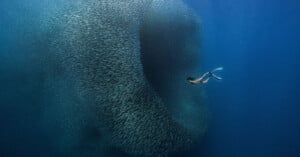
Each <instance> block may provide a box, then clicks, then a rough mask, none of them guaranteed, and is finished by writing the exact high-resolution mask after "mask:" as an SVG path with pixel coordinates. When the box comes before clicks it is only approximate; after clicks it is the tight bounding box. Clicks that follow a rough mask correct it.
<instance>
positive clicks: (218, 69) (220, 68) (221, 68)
mask: <svg viewBox="0 0 300 157" xmlns="http://www.w3.org/2000/svg"><path fill="white" fill-rule="evenodd" d="M220 70H223V67H218V68H216V69H214V70H212V71H211V72H212V73H213V72H215V71H220Z"/></svg>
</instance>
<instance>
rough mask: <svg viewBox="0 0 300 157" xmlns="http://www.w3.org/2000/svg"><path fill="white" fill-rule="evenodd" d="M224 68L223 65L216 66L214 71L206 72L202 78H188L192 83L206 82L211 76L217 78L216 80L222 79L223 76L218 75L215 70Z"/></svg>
mask: <svg viewBox="0 0 300 157" xmlns="http://www.w3.org/2000/svg"><path fill="white" fill-rule="evenodd" d="M220 70H223V67H219V68H216V69H214V70H212V71H209V72H206V73H204V74H203V75H202V76H201V77H200V78H197V79H195V78H192V77H188V78H187V80H188V81H189V82H190V83H191V84H205V83H207V82H208V81H209V79H210V78H215V79H216V80H222V78H221V77H218V76H216V75H215V74H214V72H215V71H220Z"/></svg>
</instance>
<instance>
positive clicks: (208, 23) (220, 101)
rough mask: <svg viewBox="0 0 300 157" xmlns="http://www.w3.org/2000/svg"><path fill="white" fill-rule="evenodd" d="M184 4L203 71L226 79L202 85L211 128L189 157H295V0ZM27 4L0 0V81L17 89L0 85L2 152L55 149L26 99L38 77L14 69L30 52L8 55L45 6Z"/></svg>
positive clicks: (298, 28) (298, 72) (299, 33)
mask: <svg viewBox="0 0 300 157" xmlns="http://www.w3.org/2000/svg"><path fill="white" fill-rule="evenodd" d="M185 1H187V3H188V4H190V6H191V7H193V8H194V9H195V10H196V11H197V13H198V14H199V16H200V17H201V21H202V24H203V28H202V29H203V43H202V45H203V49H202V56H203V58H202V61H203V69H207V70H210V69H213V68H215V67H217V66H223V67H224V70H223V71H222V72H220V75H221V76H222V77H223V78H224V80H223V81H222V82H213V83H210V84H208V85H207V90H208V96H209V109H210V112H211V124H210V125H211V126H210V129H209V131H208V135H207V136H206V138H205V140H204V143H203V145H201V147H199V151H198V152H197V154H195V156H197V157H198V156H201V157H299V156H300V142H299V141H300V94H299V93H300V83H299V82H298V81H299V80H300V2H299V1H298V0H244V1H242V0H185ZM33 4H36V2H35V1H31V3H17V2H16V1H11V2H9V3H8V2H6V1H1V2H0V19H1V20H0V34H1V37H0V41H1V44H0V50H3V52H1V53H2V54H1V58H0V62H1V64H0V65H1V66H2V67H0V72H1V74H3V75H1V78H0V81H1V82H5V84H6V85H7V86H14V87H16V88H14V89H9V88H2V89H3V90H0V102H5V103H6V105H0V109H1V111H0V113H1V114H0V123H1V124H0V125H1V130H0V143H1V144H2V145H1V148H0V150H1V151H0V153H1V154H0V156H2V155H3V154H5V153H6V152H8V153H9V154H10V156H20V154H22V155H26V153H27V154H30V155H36V156H39V154H43V155H45V152H47V154H48V155H49V156H54V155H53V154H55V152H52V150H51V148H50V147H51V146H48V145H47V143H48V142H49V141H50V140H49V138H51V137H48V136H47V134H45V133H44V132H43V131H42V129H40V128H41V126H40V121H39V119H38V117H40V115H36V114H32V113H33V112H34V113H37V112H39V111H40V110H41V108H40V107H37V106H38V105H39V104H40V100H37V99H34V98H32V99H31V97H34V96H36V95H38V94H40V93H39V88H38V87H39V84H37V83H36V82H34V81H33V78H35V77H34V76H32V75H38V74H36V73H35V71H32V70H31V69H30V68H24V69H27V71H23V70H20V69H23V68H22V67H24V66H26V65H28V63H27V62H26V58H27V57H32V56H28V53H27V52H30V50H26V49H25V50H24V53H17V54H12V53H13V52H15V51H14V50H13V49H12V48H16V47H18V46H20V45H21V46H22V41H16V39H17V38H18V37H17V36H19V35H20V34H18V33H19V32H21V31H20V30H23V29H26V28H24V27H25V25H23V24H24V23H26V21H24V20H26V19H27V18H28V17H31V18H32V17H34V16H36V14H37V13H39V12H40V10H39V9H41V8H42V7H44V6H41V7H37V6H32V5H33ZM24 5H25V6H24ZM50 5H51V3H50ZM26 8H27V9H26ZM2 12H5V14H2ZM20 12H21V13H20ZM7 13H9V14H7ZM22 13H24V14H22ZM20 14H22V18H20V19H18V18H17V17H18V16H19V15H20ZM26 27H29V26H26ZM20 55H21V56H20ZM15 62H18V65H16V64H15ZM4 66H5V67H4ZM25 74H32V75H31V76H28V75H25ZM20 80H23V82H19V81H20ZM24 84H25V85H24ZM1 85H3V84H1ZM16 95H17V97H14V96H16ZM23 101H25V102H26V104H23V103H20V102H23ZM20 104H21V105H20ZM14 105H20V106H18V109H19V110H15V108H16V106H14ZM28 105H29V106H28ZM17 116H19V117H22V119H21V120H20V119H18V117H17ZM28 121H30V122H31V123H27V122H28ZM10 135H14V136H10ZM33 137H34V138H33ZM40 139H43V142H44V143H43V144H41V140H40ZM16 146H17V147H16ZM33 148H34V149H33ZM49 148H50V150H49ZM28 150H31V151H33V152H27V151H28ZM12 152H13V153H12ZM52 153H53V154H52ZM6 155H7V154H6ZM3 156H5V155H3Z"/></svg>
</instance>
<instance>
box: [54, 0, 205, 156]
mask: <svg viewBox="0 0 300 157" xmlns="http://www.w3.org/2000/svg"><path fill="white" fill-rule="evenodd" d="M66 8H67V9H65V10H63V11H62V12H63V13H62V14H63V16H62V15H60V16H58V17H57V19H56V20H54V21H55V22H54V23H55V24H57V27H56V30H57V33H56V35H55V36H54V37H53V41H52V43H51V44H52V47H51V53H52V54H55V56H56V57H57V61H59V62H60V63H61V66H62V69H64V72H63V73H64V74H61V75H62V76H61V78H60V79H56V80H54V81H53V80H52V81H49V84H52V86H56V87H54V88H55V89H60V92H59V93H56V94H54V96H53V99H56V100H55V101H54V103H56V104H57V105H56V107H57V108H59V109H57V110H55V112H56V111H57V112H60V114H61V116H60V118H59V119H60V121H61V122H60V123H61V124H59V125H61V128H62V130H64V132H65V134H66V136H64V137H63V140H62V145H69V146H70V145H72V146H74V147H78V146H81V147H85V149H83V150H86V149H94V150H102V149H106V148H103V147H106V146H107V145H109V146H110V147H113V148H114V149H116V150H120V151H121V152H125V153H126V154H128V155H130V156H131V155H133V156H149V157H154V156H155V157H160V156H168V155H169V154H171V153H174V152H177V151H178V152H180V151H185V150H188V149H189V148H190V147H191V145H192V143H193V142H194V140H196V139H197V138H199V137H201V136H202V135H203V134H204V132H205V130H206V116H207V114H206V111H205V107H204V105H203V97H202V96H201V90H200V92H199V89H198V88H197V89H190V86H188V85H186V84H185V83H186V82H184V81H185V78H181V77H182V76H183V77H186V75H191V74H193V73H196V72H199V67H198V65H197V64H198V63H199V61H198V59H200V58H199V57H197V54H198V53H199V52H198V51H199V49H198V48H199V46H198V44H199V43H198V42H199V38H198V35H197V34H199V30H200V29H199V25H200V23H199V22H198V19H197V17H196V16H195V15H194V13H193V12H192V11H191V10H190V9H188V8H187V6H185V5H184V4H183V2H181V1H179V0H153V1H152V0H84V1H81V0H77V1H74V4H72V5H70V6H67V7H66ZM161 32H162V33H161ZM176 34H178V35H179V36H176ZM162 39H166V40H162ZM168 39H169V41H170V42H173V43H175V44H171V45H170V44H168ZM177 39H178V40H177ZM150 40H152V41H150ZM156 40H157V41H156ZM158 42H162V43H163V44H159V43H158ZM157 45H159V46H160V47H157ZM155 53H157V54H155ZM152 56H153V57H152ZM195 58H196V59H195ZM155 59H158V60H160V61H166V62H168V60H169V59H171V60H172V61H174V62H173V63H172V64H173V65H172V66H171V67H167V69H163V68H161V66H162V65H163V63H162V62H156V60H155ZM152 63H153V64H152ZM185 63H187V64H185ZM152 65H153V66H152ZM185 66H186V67H185ZM160 70H162V71H161V72H160ZM178 71H179V72H178ZM180 71H182V72H180ZM158 73H163V74H162V75H161V80H162V82H158V81H157V78H158V76H157V74H158ZM152 74H153V75H152ZM177 74H178V76H181V77H179V78H174V80H171V81H170V82H168V81H167V80H168V77H169V76H168V75H170V76H173V75H177ZM58 80H60V81H58ZM163 82H165V83H166V84H167V85H174V87H176V90H174V89H172V88H171V87H170V86H159V85H160V84H159V83H163ZM176 84H179V85H178V86H176ZM62 86H65V87H64V88H63V87H62ZM70 87H71V88H70ZM177 87H178V88H177ZM195 91H197V92H196V94H195V95H192V93H195ZM176 93H179V95H180V96H178V97H177V98H175V96H176ZM172 98H174V100H176V101H172ZM194 99H195V100H194ZM62 106H64V107H62ZM58 121H59V120H58ZM53 125H56V124H53ZM90 152H93V151H90ZM94 152H97V151H94ZM98 153H100V154H101V152H98ZM87 156H88V155H87Z"/></svg>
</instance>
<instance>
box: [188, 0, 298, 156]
mask: <svg viewBox="0 0 300 157" xmlns="http://www.w3.org/2000/svg"><path fill="white" fill-rule="evenodd" d="M187 2H188V3H189V4H191V6H192V7H194V8H195V9H196V10H197V12H198V13H199V15H200V16H201V19H202V23H203V38H204V39H203V61H204V64H203V66H204V67H205V68H206V69H212V68H213V67H216V66H223V67H224V71H223V73H222V74H223V77H224V80H223V81H222V82H221V83H214V84H209V85H208V87H207V88H208V89H209V94H208V95H209V97H210V101H211V105H210V109H211V112H212V122H211V130H210V132H209V135H208V137H207V139H206V141H205V144H204V148H203V149H202V150H201V151H202V152H201V153H200V154H204V156H205V157H253V156H256V157H283V156H289V157H298V156H300V143H299V140H300V106H299V105H300V96H299V93H300V83H299V82H298V80H299V79H300V44H299V41H300V29H299V28H300V2H299V1H297V0H272V1H271V0H244V1H240V0H197V1H196V0H187Z"/></svg>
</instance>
